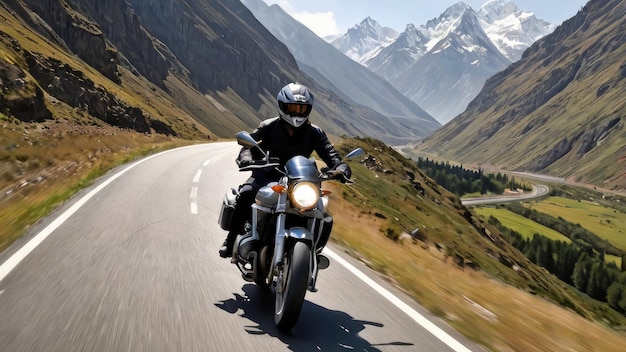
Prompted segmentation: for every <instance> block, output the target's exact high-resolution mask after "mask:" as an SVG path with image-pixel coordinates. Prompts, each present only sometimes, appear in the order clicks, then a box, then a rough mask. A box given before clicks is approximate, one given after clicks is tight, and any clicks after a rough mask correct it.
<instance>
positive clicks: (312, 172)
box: [218, 132, 363, 331]
mask: <svg viewBox="0 0 626 352" xmlns="http://www.w3.org/2000/svg"><path fill="white" fill-rule="evenodd" d="M237 142H238V143H239V144H240V145H242V146H244V147H247V148H256V149H257V150H258V151H259V152H260V153H261V155H263V158H262V159H261V160H260V161H258V162H255V163H254V164H252V165H249V166H246V167H242V168H240V169H239V171H250V170H252V169H255V168H257V169H258V168H275V169H276V170H278V171H279V172H280V173H281V174H282V175H283V176H282V177H281V178H280V180H279V181H278V182H271V183H269V184H267V185H266V186H263V187H261V188H260V189H259V191H258V192H257V194H256V197H255V203H254V204H252V209H251V210H252V217H251V219H252V221H251V223H247V224H246V227H245V233H244V234H241V235H238V236H237V238H236V240H235V244H234V247H233V256H232V260H231V261H232V262H233V263H235V264H236V265H237V268H239V271H240V272H241V274H242V277H243V279H244V280H246V281H249V282H254V283H255V284H256V285H257V286H260V287H263V288H271V289H272V290H273V291H274V295H275V304H274V323H275V324H276V326H277V327H278V328H279V329H281V330H284V331H288V330H290V329H291V328H292V327H293V326H294V325H295V323H296V322H297V320H298V317H299V316H300V311H301V309H302V304H303V302H304V296H305V294H306V291H307V290H308V291H311V292H315V291H316V288H315V285H316V281H317V275H318V272H319V270H321V269H326V268H328V266H329V265H330V262H329V260H328V258H327V257H325V256H324V255H323V254H322V253H321V252H322V249H323V248H324V246H325V245H326V241H327V240H328V237H329V236H330V230H331V228H332V217H331V216H330V215H329V214H328V213H327V209H328V194H330V192H329V191H326V190H324V189H322V182H324V181H329V180H338V179H340V178H341V177H342V175H340V174H339V173H337V172H333V170H329V169H328V168H323V169H322V170H321V171H320V170H318V168H317V164H316V162H315V159H314V158H306V157H304V156H295V157H293V158H291V159H290V160H289V161H287V163H286V164H285V166H284V168H281V167H280V164H279V163H278V162H276V160H275V159H273V158H271V157H270V156H269V155H268V154H267V153H265V152H264V151H263V150H262V149H261V148H260V146H259V145H258V143H257V142H256V141H255V140H254V139H253V138H252V137H251V136H250V134H249V133H247V132H239V133H238V134H237ZM361 154H363V150H362V149H361V148H357V149H355V150H353V151H352V152H350V153H349V154H348V155H346V158H352V157H356V156H359V155H361ZM342 181H343V182H346V183H353V181H352V180H349V179H347V180H346V179H345V178H344V179H343V180H342ZM236 199H237V191H236V190H235V189H232V190H231V192H227V193H226V195H225V196H224V199H223V202H222V209H221V212H220V217H219V221H218V223H219V224H220V226H221V228H222V229H223V230H226V231H228V230H230V223H231V222H232V214H233V212H234V208H235V202H236Z"/></svg>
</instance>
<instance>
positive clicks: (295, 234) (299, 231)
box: [285, 227, 315, 243]
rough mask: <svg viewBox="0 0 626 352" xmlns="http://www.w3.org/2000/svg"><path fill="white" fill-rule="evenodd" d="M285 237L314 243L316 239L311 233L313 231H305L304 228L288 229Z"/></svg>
mask: <svg viewBox="0 0 626 352" xmlns="http://www.w3.org/2000/svg"><path fill="white" fill-rule="evenodd" d="M285 237H289V238H293V239H296V240H305V241H311V243H313V241H314V240H315V237H314V236H313V234H312V233H311V231H309V230H307V229H305V228H304V227H292V228H290V229H288V230H287V231H286V233H285Z"/></svg>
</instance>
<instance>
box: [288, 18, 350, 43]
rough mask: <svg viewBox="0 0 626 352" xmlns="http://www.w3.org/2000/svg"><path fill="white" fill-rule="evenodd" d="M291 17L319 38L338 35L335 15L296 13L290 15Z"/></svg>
mask: <svg viewBox="0 0 626 352" xmlns="http://www.w3.org/2000/svg"><path fill="white" fill-rule="evenodd" d="M291 16H292V17H293V18H295V19H296V20H298V21H299V22H300V23H302V24H303V25H305V26H307V27H308V28H309V29H310V30H312V31H313V32H315V34H317V35H318V36H319V37H322V38H323V37H325V36H327V35H332V34H337V33H339V29H338V28H337V22H336V21H335V14H333V13H332V12H316V13H311V12H298V13H292V14H291Z"/></svg>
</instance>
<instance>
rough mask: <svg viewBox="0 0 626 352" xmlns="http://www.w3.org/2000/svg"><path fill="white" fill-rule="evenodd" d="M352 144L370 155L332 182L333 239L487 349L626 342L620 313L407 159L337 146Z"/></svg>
mask: <svg viewBox="0 0 626 352" xmlns="http://www.w3.org/2000/svg"><path fill="white" fill-rule="evenodd" d="M356 146H360V147H363V148H364V149H365V150H366V151H367V152H368V153H369V156H370V157H369V158H368V159H369V161H368V162H367V163H366V164H367V166H366V164H363V163H359V162H357V161H351V162H350V163H351V166H352V169H353V175H354V178H355V181H356V183H355V184H354V185H353V186H345V185H333V186H332V189H333V190H334V193H333V194H332V195H331V197H332V202H331V209H330V211H331V213H332V214H333V216H334V218H335V227H334V230H333V236H332V237H331V239H332V240H333V241H334V242H335V243H337V244H339V245H341V246H343V248H345V250H346V251H347V252H348V253H350V254H351V255H354V256H356V257H358V258H360V259H361V260H362V261H363V263H365V264H366V265H368V266H369V267H372V268H374V269H375V270H377V271H379V272H380V273H381V274H382V275H384V277H385V278H386V279H387V280H389V281H390V282H392V283H394V284H395V285H397V286H398V287H400V288H402V289H403V290H405V291H406V292H407V293H409V294H410V295H412V296H413V297H414V298H415V299H416V300H417V301H418V302H420V303H421V304H422V305H424V306H425V307H427V308H428V309H430V310H431V311H432V312H434V313H436V314H437V315H439V316H440V317H442V318H443V319H445V320H446V321H448V322H449V323H450V324H451V325H452V326H454V327H455V328H456V329H457V330H459V331H460V332H462V333H463V334H465V335H466V336H468V337H470V338H472V339H473V340H475V341H477V342H479V343H481V344H484V345H485V346H487V347H488V348H490V349H492V350H498V351H503V350H506V351H531V350H533V351H556V350H572V351H609V350H618V349H620V348H621V347H620V346H623V344H624V343H626V336H625V335H624V334H623V333H620V332H618V330H619V327H621V326H624V323H625V322H626V320H625V319H624V317H623V316H621V315H619V314H617V313H616V312H613V311H611V310H610V309H608V308H606V306H605V305H602V304H600V303H599V302H594V301H591V300H588V299H585V298H584V297H583V296H581V295H579V294H578V293H577V292H575V290H574V289H572V288H571V287H569V286H567V285H565V284H564V283H562V282H560V281H559V280H557V279H556V278H554V277H553V276H552V275H550V274H549V273H547V272H546V271H545V270H543V269H541V268H538V267H536V266H535V265H533V264H531V263H529V262H528V261H527V260H526V259H525V258H524V257H523V255H522V254H520V253H518V252H517V251H516V250H515V249H513V248H511V247H510V246H509V245H508V244H507V243H505V242H504V241H503V240H502V239H501V238H500V234H499V233H498V232H497V230H496V229H494V228H492V227H491V226H489V225H487V224H485V223H483V222H482V221H481V220H480V219H479V217H478V216H476V215H474V214H472V212H470V211H469V210H467V209H465V208H464V207H462V206H461V205H460V203H459V201H458V199H457V198H456V197H455V196H453V195H451V194H450V193H449V192H447V191H445V190H444V189H442V188H440V187H439V186H437V185H436V184H434V183H433V182H432V180H430V179H428V178H427V177H425V176H424V175H423V174H422V173H421V172H420V170H418V169H417V168H415V166H414V165H413V163H412V162H411V161H409V160H408V159H405V158H403V157H401V156H400V155H398V154H397V153H395V152H394V151H393V150H392V149H391V148H388V147H386V146H384V145H382V144H380V143H378V142H376V141H373V140H369V139H366V140H348V141H346V142H344V143H343V144H342V146H341V149H342V150H343V151H344V152H346V151H348V150H351V149H353V148H354V147H356ZM373 160H375V162H373ZM413 176H414V177H413ZM329 186H330V185H329ZM416 228H417V229H419V231H418V233H417V235H416V236H413V237H412V236H410V235H408V232H410V231H411V230H414V229H416ZM606 324H608V325H612V326H613V327H614V328H617V329H618V330H612V329H611V328H609V327H607V325H606Z"/></svg>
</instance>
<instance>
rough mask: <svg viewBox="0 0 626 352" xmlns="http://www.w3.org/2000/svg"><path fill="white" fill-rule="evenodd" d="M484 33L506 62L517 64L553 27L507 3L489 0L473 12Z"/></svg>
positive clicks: (530, 13)
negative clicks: (505, 58)
mask: <svg viewBox="0 0 626 352" xmlns="http://www.w3.org/2000/svg"><path fill="white" fill-rule="evenodd" d="M477 14H478V17H479V18H480V19H481V25H482V27H483V28H484V30H485V32H486V33H487V35H488V36H489V38H490V39H491V41H493V43H494V44H495V45H496V47H498V49H499V50H500V52H502V54H504V55H505V56H506V57H507V58H508V59H509V60H511V61H513V62H514V61H517V60H519V59H520V58H521V57H522V53H523V52H524V50H526V49H527V48H528V47H529V46H531V45H532V44H533V43H534V42H535V41H537V40H538V39H540V38H542V37H544V36H546V35H547V34H550V33H552V31H553V30H554V29H555V26H554V25H552V24H550V23H548V22H546V21H543V20H540V19H538V18H537V17H535V14H534V13H532V12H525V11H522V10H520V9H519V8H518V7H517V6H516V5H515V4H514V3H512V2H510V1H507V0H491V1H489V2H487V3H486V4H484V5H483V6H482V7H481V8H480V10H478V12H477Z"/></svg>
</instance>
